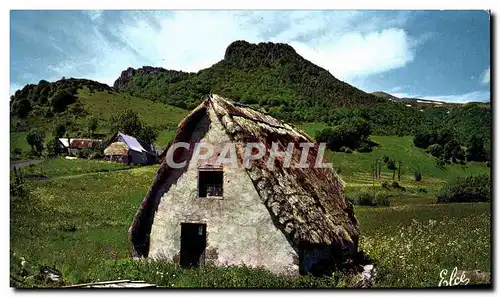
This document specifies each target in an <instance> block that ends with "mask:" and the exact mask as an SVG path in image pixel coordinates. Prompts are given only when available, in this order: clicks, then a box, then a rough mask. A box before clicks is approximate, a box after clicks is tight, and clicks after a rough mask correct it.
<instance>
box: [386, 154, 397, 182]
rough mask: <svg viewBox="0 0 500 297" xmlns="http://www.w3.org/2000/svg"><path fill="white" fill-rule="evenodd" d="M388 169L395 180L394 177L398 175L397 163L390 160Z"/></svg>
mask: <svg viewBox="0 0 500 297" xmlns="http://www.w3.org/2000/svg"><path fill="white" fill-rule="evenodd" d="M387 169H389V170H392V179H393V180H394V176H395V175H396V169H397V167H396V161H394V160H393V159H389V161H387Z"/></svg>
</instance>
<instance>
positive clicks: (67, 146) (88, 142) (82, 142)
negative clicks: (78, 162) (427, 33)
mask: <svg viewBox="0 0 500 297" xmlns="http://www.w3.org/2000/svg"><path fill="white" fill-rule="evenodd" d="M101 142H102V140H100V139H87V138H67V137H62V138H59V144H60V146H61V148H62V149H63V151H64V152H65V153H66V154H68V155H70V156H71V155H72V156H77V155H78V154H79V152H80V151H82V150H83V149H85V148H93V147H96V146H97V145H98V144H99V143H101Z"/></svg>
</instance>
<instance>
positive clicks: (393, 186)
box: [391, 181, 406, 191]
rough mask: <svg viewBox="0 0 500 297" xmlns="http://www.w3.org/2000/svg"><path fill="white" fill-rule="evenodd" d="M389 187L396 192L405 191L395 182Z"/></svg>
mask: <svg viewBox="0 0 500 297" xmlns="http://www.w3.org/2000/svg"><path fill="white" fill-rule="evenodd" d="M391 187H392V188H393V189H396V190H401V191H406V189H405V187H402V186H401V185H399V183H398V182H397V181H393V182H392V184H391Z"/></svg>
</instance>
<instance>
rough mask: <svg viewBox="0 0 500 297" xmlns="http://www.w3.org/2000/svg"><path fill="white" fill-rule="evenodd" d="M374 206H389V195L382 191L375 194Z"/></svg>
mask: <svg viewBox="0 0 500 297" xmlns="http://www.w3.org/2000/svg"><path fill="white" fill-rule="evenodd" d="M375 205H376V206H390V205H391V203H390V201H389V195H388V194H387V193H386V192H384V191H378V192H376V193H375Z"/></svg>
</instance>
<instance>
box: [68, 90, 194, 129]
mask: <svg viewBox="0 0 500 297" xmlns="http://www.w3.org/2000/svg"><path fill="white" fill-rule="evenodd" d="M78 98H79V100H80V101H81V102H82V103H83V105H84V108H85V111H87V113H88V114H89V115H91V116H94V117H97V118H99V119H100V120H102V121H107V120H108V119H109V118H110V117H111V116H112V115H114V114H117V113H119V112H121V111H123V110H124V109H132V110H134V111H136V112H137V113H138V114H139V118H140V119H141V120H143V121H144V122H145V123H147V124H150V125H154V126H157V127H163V128H166V129H167V130H168V129H172V128H174V129H175V128H176V127H177V124H179V122H180V121H181V120H182V119H183V118H184V117H185V116H186V115H187V114H188V112H189V111H188V110H185V109H181V108H178V107H174V106H170V105H167V104H164V103H159V102H153V101H150V100H145V99H143V98H138V97H134V96H131V95H129V94H126V93H120V92H111V93H110V92H92V93H91V92H90V90H89V89H88V88H83V89H80V90H79V91H78Z"/></svg>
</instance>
